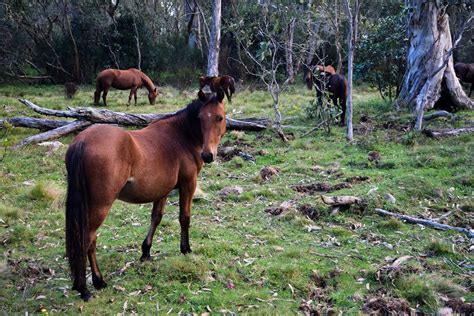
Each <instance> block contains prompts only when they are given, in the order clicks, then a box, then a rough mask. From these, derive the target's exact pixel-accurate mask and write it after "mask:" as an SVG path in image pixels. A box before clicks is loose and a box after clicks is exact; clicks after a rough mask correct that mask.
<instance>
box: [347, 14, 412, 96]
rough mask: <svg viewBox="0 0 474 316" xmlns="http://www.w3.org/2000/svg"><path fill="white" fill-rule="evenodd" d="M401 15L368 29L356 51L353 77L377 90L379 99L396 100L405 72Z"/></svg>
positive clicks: (404, 24)
mask: <svg viewBox="0 0 474 316" xmlns="http://www.w3.org/2000/svg"><path fill="white" fill-rule="evenodd" d="M407 45H408V39H407V37H406V23H405V21H404V12H403V11H401V12H400V13H399V14H397V15H390V16H385V17H382V18H380V19H379V20H378V21H377V22H375V21H374V22H372V25H368V26H367V32H366V33H364V34H362V35H361V38H360V42H359V45H358V48H357V59H358V61H359V62H358V63H357V64H356V66H355V72H356V75H357V76H358V77H359V78H361V79H362V80H364V81H367V82H369V83H370V84H372V85H374V86H376V87H377V88H378V90H379V93H380V95H381V96H382V98H383V99H384V100H385V99H388V100H390V101H392V100H393V99H394V98H396V97H397V95H398V93H399V90H400V83H401V81H402V78H403V74H404V73H405V68H406V51H407Z"/></svg>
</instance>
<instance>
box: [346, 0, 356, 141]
mask: <svg viewBox="0 0 474 316" xmlns="http://www.w3.org/2000/svg"><path fill="white" fill-rule="evenodd" d="M344 5H345V8H346V13H347V17H348V20H349V33H348V35H347V100H346V117H345V119H346V125H347V132H346V138H347V140H348V141H352V140H353V138H354V131H353V128H352V72H353V66H354V65H353V64H354V47H355V42H356V38H357V21H358V15H359V0H355V1H354V9H353V11H351V10H352V9H351V5H350V3H349V0H345V2H344Z"/></svg>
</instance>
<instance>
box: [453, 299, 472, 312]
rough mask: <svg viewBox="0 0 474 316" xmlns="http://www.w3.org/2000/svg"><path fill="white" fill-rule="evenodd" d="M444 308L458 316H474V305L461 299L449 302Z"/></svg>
mask: <svg viewBox="0 0 474 316" xmlns="http://www.w3.org/2000/svg"><path fill="white" fill-rule="evenodd" d="M446 306H448V307H450V308H451V309H452V310H453V312H455V313H459V314H460V315H474V303H465V302H464V301H463V300H461V299H453V300H449V301H448V302H447V303H446Z"/></svg>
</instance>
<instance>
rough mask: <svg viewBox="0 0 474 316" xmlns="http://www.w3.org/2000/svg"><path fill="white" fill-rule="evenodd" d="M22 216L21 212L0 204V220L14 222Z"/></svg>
mask: <svg viewBox="0 0 474 316" xmlns="http://www.w3.org/2000/svg"><path fill="white" fill-rule="evenodd" d="M22 216H23V211H22V210H21V209H19V208H16V207H13V206H10V205H5V204H3V203H1V202H0V218H2V219H4V220H16V219H19V218H21V217H22Z"/></svg>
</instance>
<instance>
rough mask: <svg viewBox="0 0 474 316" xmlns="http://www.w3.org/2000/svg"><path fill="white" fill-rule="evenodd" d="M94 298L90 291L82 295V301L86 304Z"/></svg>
mask: <svg viewBox="0 0 474 316" xmlns="http://www.w3.org/2000/svg"><path fill="white" fill-rule="evenodd" d="M91 298H92V294H91V292H89V291H85V292H82V293H81V299H82V300H83V301H84V302H89V300H90V299H91Z"/></svg>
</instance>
